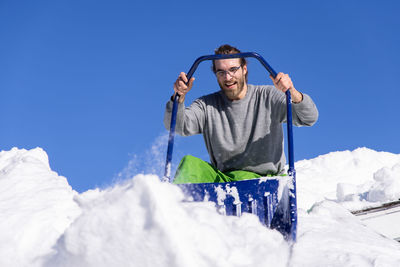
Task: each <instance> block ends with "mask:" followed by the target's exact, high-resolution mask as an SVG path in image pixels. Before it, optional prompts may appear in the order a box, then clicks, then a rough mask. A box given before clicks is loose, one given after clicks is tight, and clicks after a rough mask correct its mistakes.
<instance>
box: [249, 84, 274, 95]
mask: <svg viewBox="0 0 400 267" xmlns="http://www.w3.org/2000/svg"><path fill="white" fill-rule="evenodd" d="M248 88H249V91H250V92H252V94H253V95H258V96H264V97H268V96H269V95H271V94H274V93H276V91H277V90H276V89H275V87H274V86H273V85H253V84H248Z"/></svg>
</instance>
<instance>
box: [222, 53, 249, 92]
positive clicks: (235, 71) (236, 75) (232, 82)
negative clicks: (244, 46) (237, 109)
mask: <svg viewBox="0 0 400 267" xmlns="http://www.w3.org/2000/svg"><path fill="white" fill-rule="evenodd" d="M215 70H216V76H217V80H218V84H219V87H221V90H222V91H223V92H224V93H225V95H226V96H227V97H228V98H229V99H230V100H239V99H242V98H243V97H245V95H246V92H247V84H246V77H245V75H246V73H247V66H246V65H245V66H240V59H238V58H231V59H220V60H216V61H215Z"/></svg>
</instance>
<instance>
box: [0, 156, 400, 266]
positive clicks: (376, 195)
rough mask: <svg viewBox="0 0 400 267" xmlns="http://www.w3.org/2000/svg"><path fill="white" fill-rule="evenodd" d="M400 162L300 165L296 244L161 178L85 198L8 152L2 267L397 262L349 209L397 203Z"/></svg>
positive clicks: (0, 233)
mask: <svg viewBox="0 0 400 267" xmlns="http://www.w3.org/2000/svg"><path fill="white" fill-rule="evenodd" d="M399 163H400V157H399V155H395V154H391V153H386V152H376V151H373V150H369V149H366V148H361V149H357V150H355V151H344V152H333V153H330V154H327V155H323V156H320V157H318V158H316V159H312V160H304V161H300V162H298V163H297V164H296V166H297V170H298V172H297V173H298V183H297V184H298V185H297V186H298V192H299V198H298V202H299V206H300V207H301V208H302V209H300V210H299V227H298V241H297V243H296V244H294V245H292V244H288V243H287V242H286V241H284V239H283V237H282V236H281V235H280V234H279V233H278V232H277V231H274V230H270V229H267V228H265V227H263V226H262V225H261V224H260V222H259V221H258V218H257V217H255V216H253V215H251V214H244V215H243V216H242V217H240V218H238V217H232V216H228V217H225V216H221V215H219V214H218V213H217V212H216V210H215V206H214V204H213V203H210V202H201V203H187V202H182V199H183V195H182V192H181V191H180V189H179V188H178V187H177V186H175V185H172V184H168V183H162V182H160V179H159V177H157V176H155V175H143V174H140V175H135V176H134V177H133V178H131V179H128V180H126V181H124V182H122V183H119V184H116V185H114V186H112V187H109V188H105V189H102V190H101V189H93V190H89V191H87V192H84V193H82V194H78V193H77V192H75V191H74V190H72V188H71V187H70V186H69V185H68V182H67V180H66V179H65V178H64V177H62V176H59V175H58V174H57V173H55V172H53V171H52V170H51V169H50V167H49V163H48V158H47V155H46V153H45V152H44V151H43V150H42V149H40V148H36V149H32V150H29V151H27V150H24V149H16V148H14V149H12V150H11V151H2V152H0V190H1V191H0V193H1V194H0V215H1V218H3V219H2V221H1V222H0V240H2V243H1V245H0V266H96V267H98V266H100V267H101V266H176V267H180V266H185V267H186V266H213V267H214V266H229V267H232V266H266V265H267V264H269V265H272V266H400V253H399V251H400V245H399V244H398V243H397V242H395V241H393V240H390V239H388V238H385V237H383V236H381V235H379V234H377V233H376V232H375V231H373V230H372V229H370V228H368V227H366V226H365V225H364V224H363V223H362V222H361V221H360V220H359V219H358V218H357V217H355V216H353V215H351V213H350V212H349V211H348V210H347V209H346V208H345V206H346V205H345V204H346V203H347V204H349V205H350V206H352V207H354V206H356V205H360V204H359V203H362V205H364V204H365V203H377V202H384V201H388V200H390V199H395V198H397V197H398V193H399V192H400V190H399V184H398V183H399V176H398V174H399V168H400V167H399V166H400V164H399ZM364 202H365V203H364ZM307 210H308V211H307Z"/></svg>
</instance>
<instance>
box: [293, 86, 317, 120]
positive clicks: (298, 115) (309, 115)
mask: <svg viewBox="0 0 400 267" xmlns="http://www.w3.org/2000/svg"><path fill="white" fill-rule="evenodd" d="M292 114H293V123H294V125H296V126H312V125H314V123H315V122H316V121H317V120H318V115H319V114H318V109H317V107H316V105H315V103H314V101H312V99H311V97H310V96H309V95H307V94H303V101H301V102H300V103H298V104H296V103H293V104H292Z"/></svg>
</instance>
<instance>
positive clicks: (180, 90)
mask: <svg viewBox="0 0 400 267" xmlns="http://www.w3.org/2000/svg"><path fill="white" fill-rule="evenodd" d="M193 81H194V77H192V78H191V79H190V81H189V83H188V84H187V85H186V83H187V82H188V79H187V77H186V73H184V72H181V74H179V77H178V79H176V82H175V83H174V91H175V93H174V95H173V98H175V95H176V94H178V95H179V103H183V101H184V100H185V95H186V94H187V92H189V91H190V89H192V86H193Z"/></svg>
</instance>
